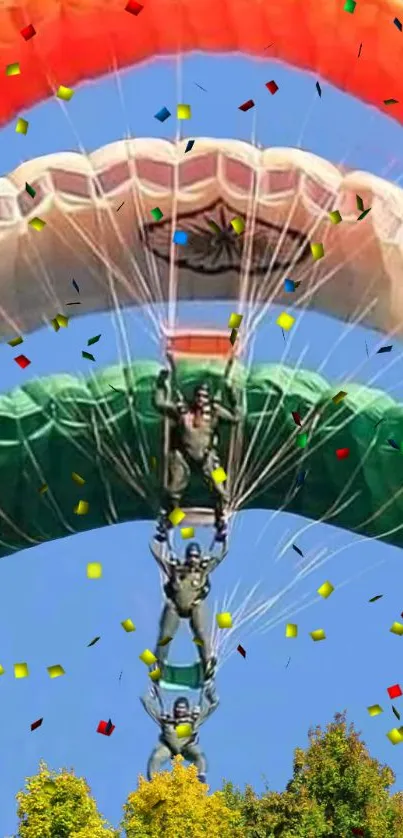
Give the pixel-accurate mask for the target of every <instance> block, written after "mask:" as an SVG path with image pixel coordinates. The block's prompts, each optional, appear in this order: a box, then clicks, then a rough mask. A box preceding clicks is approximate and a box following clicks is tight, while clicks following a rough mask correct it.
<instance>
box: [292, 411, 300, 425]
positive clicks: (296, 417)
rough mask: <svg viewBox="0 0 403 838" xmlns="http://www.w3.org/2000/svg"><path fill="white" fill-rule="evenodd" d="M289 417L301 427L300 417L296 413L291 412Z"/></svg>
mask: <svg viewBox="0 0 403 838" xmlns="http://www.w3.org/2000/svg"><path fill="white" fill-rule="evenodd" d="M291 416H292V418H293V419H294V422H295V424H296V425H299V426H300V427H301V417H300V415H299V413H298V411H296V410H293V411H292V413H291Z"/></svg>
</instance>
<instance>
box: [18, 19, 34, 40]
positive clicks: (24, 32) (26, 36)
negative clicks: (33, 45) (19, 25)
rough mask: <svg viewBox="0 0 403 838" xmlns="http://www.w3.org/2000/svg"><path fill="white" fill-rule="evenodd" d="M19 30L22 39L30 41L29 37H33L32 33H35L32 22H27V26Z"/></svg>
mask: <svg viewBox="0 0 403 838" xmlns="http://www.w3.org/2000/svg"><path fill="white" fill-rule="evenodd" d="M20 32H21V35H22V37H23V38H24V41H30V40H31V38H33V37H34V35H36V31H35V29H34V27H33V26H32V23H29V24H28V26H24V28H23V29H21V30H20Z"/></svg>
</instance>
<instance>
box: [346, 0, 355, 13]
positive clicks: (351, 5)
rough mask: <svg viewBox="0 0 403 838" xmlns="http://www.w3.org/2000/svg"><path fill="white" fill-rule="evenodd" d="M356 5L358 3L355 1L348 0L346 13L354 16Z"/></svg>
mask: <svg viewBox="0 0 403 838" xmlns="http://www.w3.org/2000/svg"><path fill="white" fill-rule="evenodd" d="M356 5H357V3H356V2H355V0H346V2H345V4H344V11H345V12H349V14H350V15H352V14H354V9H355V7H356Z"/></svg>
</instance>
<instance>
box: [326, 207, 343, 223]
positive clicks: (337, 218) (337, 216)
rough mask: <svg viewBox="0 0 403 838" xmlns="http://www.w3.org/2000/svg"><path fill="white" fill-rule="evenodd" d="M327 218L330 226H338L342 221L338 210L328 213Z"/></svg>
mask: <svg viewBox="0 0 403 838" xmlns="http://www.w3.org/2000/svg"><path fill="white" fill-rule="evenodd" d="M329 218H330V220H331V222H332V224H340V221H342V220H343V219H342V217H341V215H340V213H339V210H333V212H329Z"/></svg>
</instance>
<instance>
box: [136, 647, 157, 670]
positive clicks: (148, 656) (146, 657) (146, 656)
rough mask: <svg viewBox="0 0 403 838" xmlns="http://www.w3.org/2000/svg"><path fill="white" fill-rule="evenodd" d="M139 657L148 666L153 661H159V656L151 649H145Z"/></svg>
mask: <svg viewBox="0 0 403 838" xmlns="http://www.w3.org/2000/svg"><path fill="white" fill-rule="evenodd" d="M139 658H140V660H141V661H143V663H145V664H146V666H151V665H152V664H153V663H157V658H156V657H155V655H154V653H153V652H151V651H150V649H144V652H142V653H141V655H139Z"/></svg>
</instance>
